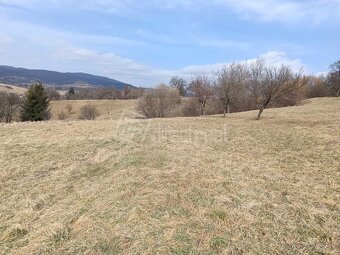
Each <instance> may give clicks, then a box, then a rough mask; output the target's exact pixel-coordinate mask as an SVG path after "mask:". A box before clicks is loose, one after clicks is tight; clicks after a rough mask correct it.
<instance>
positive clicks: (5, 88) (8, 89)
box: [0, 83, 27, 95]
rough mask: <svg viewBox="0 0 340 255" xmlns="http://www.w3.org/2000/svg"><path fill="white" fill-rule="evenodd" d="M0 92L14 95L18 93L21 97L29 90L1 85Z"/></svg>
mask: <svg viewBox="0 0 340 255" xmlns="http://www.w3.org/2000/svg"><path fill="white" fill-rule="evenodd" d="M0 91H5V92H12V93H16V94H19V95H24V94H25V93H26V92H27V89H26V88H22V87H18V86H13V85H8V84H2V83H0Z"/></svg>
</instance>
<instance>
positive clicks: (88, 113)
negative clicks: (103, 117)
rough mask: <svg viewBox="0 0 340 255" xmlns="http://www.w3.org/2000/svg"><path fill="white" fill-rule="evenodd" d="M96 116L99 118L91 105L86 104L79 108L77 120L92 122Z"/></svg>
mask: <svg viewBox="0 0 340 255" xmlns="http://www.w3.org/2000/svg"><path fill="white" fill-rule="evenodd" d="M97 116H99V113H98V111H97V108H96V107H95V106H93V105H88V104H87V105H84V106H82V107H81V108H80V115H79V119H81V120H94V119H95V118H96V117H97Z"/></svg>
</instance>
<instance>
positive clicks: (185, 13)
mask: <svg viewBox="0 0 340 255" xmlns="http://www.w3.org/2000/svg"><path fill="white" fill-rule="evenodd" d="M259 57H261V58H263V59H265V60H266V61H267V62H268V63H269V64H272V65H278V64H281V63H285V64H290V65H291V66H292V67H293V68H294V69H299V68H300V67H304V69H305V70H306V72H309V73H313V74H317V73H320V72H324V71H327V69H328V66H329V64H331V63H333V62H335V61H336V60H338V59H339V58H340V0H256V1H255V0H209V1H206V0H144V1H141V0H125V1H124V0H87V1H86V0H84V1H76V0H0V65H12V66H17V67H26V68H35V69H48V70H56V71H67V72H88V73H92V74H97V75H104V76H108V77H111V78H114V79H118V80H121V81H124V82H129V83H131V84H133V85H137V86H149V87H151V86H155V85H156V84H158V83H161V82H168V80H169V78H170V77H171V76H173V75H180V76H184V77H189V76H190V75H192V74H195V73H197V72H202V71H204V72H209V71H214V70H216V68H218V67H220V66H222V65H223V64H226V63H230V62H233V61H246V60H248V61H252V60H253V59H256V58H259Z"/></svg>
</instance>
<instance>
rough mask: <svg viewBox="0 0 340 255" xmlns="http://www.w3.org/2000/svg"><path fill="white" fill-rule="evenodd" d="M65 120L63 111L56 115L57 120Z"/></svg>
mask: <svg viewBox="0 0 340 255" xmlns="http://www.w3.org/2000/svg"><path fill="white" fill-rule="evenodd" d="M65 119H66V114H65V113H64V111H61V112H60V113H59V114H58V120H65Z"/></svg>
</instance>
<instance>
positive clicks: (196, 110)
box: [182, 98, 201, 117]
mask: <svg viewBox="0 0 340 255" xmlns="http://www.w3.org/2000/svg"><path fill="white" fill-rule="evenodd" d="M200 107H201V106H200V103H199V102H198V101H197V99H196V98H190V99H188V100H186V101H185V102H184V104H183V106H182V113H183V115H184V116H186V117H194V116H200V115H201V111H200Z"/></svg>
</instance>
